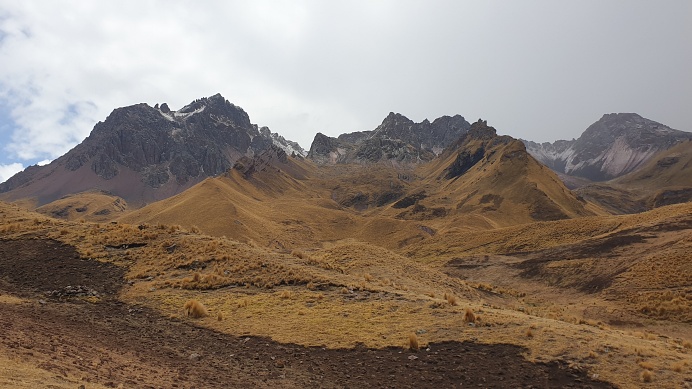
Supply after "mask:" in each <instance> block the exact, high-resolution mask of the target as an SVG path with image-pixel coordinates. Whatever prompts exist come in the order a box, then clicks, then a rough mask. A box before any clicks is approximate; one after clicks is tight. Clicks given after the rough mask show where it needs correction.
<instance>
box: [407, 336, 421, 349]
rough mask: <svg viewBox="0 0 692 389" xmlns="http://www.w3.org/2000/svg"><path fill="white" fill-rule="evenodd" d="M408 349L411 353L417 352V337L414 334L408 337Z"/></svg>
mask: <svg viewBox="0 0 692 389" xmlns="http://www.w3.org/2000/svg"><path fill="white" fill-rule="evenodd" d="M408 349H409V350H411V351H418V349H419V346H418V336H417V335H416V334H410V335H409V336H408Z"/></svg>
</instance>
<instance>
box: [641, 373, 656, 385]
mask: <svg viewBox="0 0 692 389" xmlns="http://www.w3.org/2000/svg"><path fill="white" fill-rule="evenodd" d="M639 377H640V378H641V380H642V382H647V383H648V382H651V381H653V380H654V373H653V372H651V371H650V370H644V371H643V372H642V373H641V374H640V375H639Z"/></svg>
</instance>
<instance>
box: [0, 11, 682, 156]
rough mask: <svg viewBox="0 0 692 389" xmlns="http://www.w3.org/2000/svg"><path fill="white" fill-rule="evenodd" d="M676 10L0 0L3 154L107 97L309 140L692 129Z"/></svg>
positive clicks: (73, 129) (33, 147)
mask: <svg viewBox="0 0 692 389" xmlns="http://www.w3.org/2000/svg"><path fill="white" fill-rule="evenodd" d="M666 4H667V5H666V6H665V7H664V6H661V5H659V4H657V3H655V2H638V1H631V2H628V6H627V7H623V5H622V4H621V3H619V2H612V3H610V2H605V3H603V2H570V3H564V2H552V1H526V2H521V3H514V2H503V3H496V2H459V1H444V0H439V1H433V2H417V1H377V2H371V1H349V2H342V3H339V2H323V1H311V0H302V1H292V2H290V3H288V2H280V1H261V0H257V1H252V2H243V1H199V2H194V3H191V2H189V1H146V2H142V1H118V2H87V1H67V0H64V1H59V0H54V1H49V2H45V1H31V0H25V1H9V0H0V59H1V62H2V66H0V104H2V105H4V106H5V108H7V110H9V114H10V116H11V117H12V119H13V120H14V122H15V123H16V125H17V129H16V131H14V133H13V134H12V136H11V138H10V142H9V144H6V145H5V146H6V147H5V148H4V150H3V152H5V153H6V154H7V155H9V156H10V157H11V158H14V160H21V161H31V162H30V163H33V161H37V160H40V159H54V158H56V157H58V156H60V155H62V154H63V153H65V152H66V151H67V150H68V149H69V148H71V147H73V146H74V145H75V144H76V143H78V142H79V141H80V140H81V139H83V138H84V137H86V136H87V135H88V133H89V132H90V131H91V129H92V127H93V125H94V124H95V123H96V122H97V121H102V120H104V119H105V118H106V116H107V115H108V114H109V113H110V112H111V111H112V110H113V109H114V108H117V107H121V106H126V105H131V104H136V103H139V102H148V103H150V104H152V105H153V104H154V103H161V102H167V103H169V105H170V106H171V108H173V109H177V108H180V107H182V106H184V105H185V104H187V103H189V102H190V101H191V100H193V99H196V98H199V97H203V96H210V95H212V94H215V93H217V92H220V93H221V94H223V95H224V97H226V98H227V99H229V100H230V101H232V102H233V103H235V104H238V105H240V106H241V107H243V108H244V109H245V110H246V111H247V112H248V113H249V115H250V117H251V119H252V121H253V122H254V123H257V124H260V125H268V126H269V127H270V128H271V129H272V130H273V131H278V132H279V133H281V134H282V135H284V136H285V137H287V138H289V139H293V140H297V141H298V142H300V143H301V144H302V145H303V146H304V147H309V145H310V141H311V140H312V138H313V136H314V134H315V133H316V132H318V131H320V132H325V133H327V134H331V135H337V134H339V133H342V132H350V131H356V130H367V129H373V128H374V127H375V126H377V124H379V122H380V121H381V120H382V119H383V118H384V117H385V116H386V115H387V113H388V112H390V111H396V112H401V113H402V114H404V115H407V116H409V117H410V118H411V119H413V120H416V121H420V120H422V119H424V118H429V119H434V118H435V117H438V116H441V115H444V114H450V115H451V114H457V113H459V114H462V115H464V116H466V117H467V119H469V120H475V119H477V118H478V117H481V116H482V117H483V118H485V119H488V120H489V123H491V124H492V125H494V126H496V127H497V128H498V130H500V132H503V133H509V134H511V135H514V136H521V137H525V138H529V139H535V140H538V141H543V140H549V139H551V138H552V139H554V138H572V137H576V136H578V135H579V133H580V132H581V131H582V130H583V129H585V128H586V127H587V126H588V125H589V124H591V123H592V122H593V121H595V120H597V119H598V118H599V117H600V116H601V115H602V114H603V113H607V112H614V111H638V112H639V113H641V114H643V115H644V116H647V117H650V118H651V119H654V120H658V121H661V122H663V123H665V124H668V125H671V126H673V127H677V128H679V129H683V130H692V111H690V110H689V109H688V108H687V107H688V106H689V103H690V101H692V86H691V85H690V84H689V81H690V78H689V69H690V68H692V49H691V48H690V46H689V44H688V42H687V41H686V37H688V36H692V27H690V26H692V21H690V20H689V15H692V5H690V4H692V3H690V2H686V1H680V2H669V3H666ZM685 15H688V16H685ZM642 20H646V23H645V24H646V25H647V28H645V29H643V28H641V26H642V23H641V21H642ZM586 26H588V28H587V27H586ZM685 80H687V81H685ZM0 135H2V134H0ZM2 138H3V139H4V138H6V137H2ZM5 162H6V161H5ZM3 163H4V162H3Z"/></svg>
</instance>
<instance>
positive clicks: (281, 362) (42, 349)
mask: <svg viewBox="0 0 692 389" xmlns="http://www.w3.org/2000/svg"><path fill="white" fill-rule="evenodd" d="M123 274H124V271H123V269H121V268H118V267H117V266H115V265H111V264H106V263H101V262H98V261H93V260H85V259H82V258H80V257H79V255H78V254H77V252H76V251H75V250H74V248H73V247H71V246H67V245H64V244H61V243H59V242H56V241H52V240H45V239H23V240H0V293H3V294H5V293H9V294H12V295H17V296H23V297H26V298H28V302H25V303H20V304H9V303H0V308H1V309H2V312H3V314H2V315H0V348H2V350H4V351H8V350H9V351H10V352H12V354H13V355H14V356H15V357H17V358H21V359H23V360H25V361H28V362H30V363H33V364H35V365H36V366H38V367H40V368H42V369H44V370H48V371H50V372H52V373H54V374H56V375H68V374H70V375H75V376H78V377H82V380H83V382H84V385H85V386H86V387H87V388H88V387H89V383H90V382H97V383H100V384H102V385H106V386H112V387H117V386H118V385H121V384H122V385H123V386H124V387H138V388H217V387H218V388H228V387H240V386H247V387H288V388H290V387H301V388H302V387H321V388H324V387H327V388H330V387H339V388H349V387H382V388H389V387H395V388H407V387H418V388H424V387H436V388H453V387H483V388H506V387H512V388H546V387H551V388H555V387H566V388H610V387H613V386H612V385H611V384H608V383H604V382H600V381H594V380H591V379H590V378H589V377H588V376H587V375H586V373H584V372H581V371H576V370H571V369H569V368H568V367H566V366H564V365H563V364H560V363H559V362H553V363H550V364H543V363H531V362H529V361H527V360H526V359H525V358H524V357H523V356H522V353H523V352H524V351H525V350H524V349H522V348H521V347H518V346H514V345H507V344H494V345H487V344H477V343H471V342H443V343H432V344H430V345H429V347H428V348H427V349H425V350H419V351H418V352H411V351H408V350H403V349H401V348H394V347H390V348H385V349H368V348H365V347H355V348H353V349H328V348H321V347H304V346H300V345H296V344H282V343H278V342H275V341H272V340H270V339H267V338H262V337H244V336H240V337H239V336H234V335H229V334H224V333H219V332H214V331H212V330H209V329H206V328H201V327H198V326H195V322H194V320H189V321H187V320H177V319H171V318H168V317H164V316H162V315H160V314H158V313H157V312H154V311H152V310H150V309H146V308H143V307H139V306H135V305H129V304H126V303H124V302H122V301H120V300H119V299H118V291H119V290H120V289H121V288H124V287H127V285H126V283H125V282H124V281H123ZM67 286H72V287H74V286H83V287H84V288H83V289H82V290H86V291H90V293H91V291H93V293H92V294H91V295H88V296H83V295H74V294H69V293H50V292H54V291H69V290H70V289H66V288H67ZM47 292H48V293H49V294H50V295H48V294H47ZM94 293H95V296H94ZM94 297H97V298H98V299H99V300H98V301H97V302H88V301H87V300H88V299H91V300H92V301H95V299H94Z"/></svg>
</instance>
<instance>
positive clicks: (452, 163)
mask: <svg viewBox="0 0 692 389" xmlns="http://www.w3.org/2000/svg"><path fill="white" fill-rule="evenodd" d="M418 175H420V176H423V177H428V178H427V179H426V182H425V185H424V186H423V188H424V190H425V192H419V193H418V194H417V198H415V199H411V200H412V201H399V202H397V203H395V204H394V205H393V207H394V208H402V209H403V210H404V211H405V212H404V213H403V214H401V215H400V216H399V217H405V218H408V217H414V218H415V217H426V215H428V216H429V215H433V214H435V213H438V214H442V213H444V214H448V215H450V216H451V217H452V218H451V219H450V221H452V225H467V226H471V225H473V226H476V227H486V228H492V227H501V226H507V225H513V224H521V223H528V222H532V221H541V220H558V219H567V218H574V217H581V216H589V215H594V214H596V213H602V211H601V210H600V209H597V208H594V207H592V206H590V205H589V204H587V203H586V202H584V201H583V200H581V199H579V198H577V197H576V196H575V195H574V194H573V193H572V192H571V191H570V190H568V189H567V188H566V187H565V186H564V184H563V183H562V181H560V179H559V178H558V177H557V175H556V174H555V173H554V172H552V171H551V170H550V169H547V168H546V167H545V166H544V165H542V164H541V163H539V162H538V161H536V160H535V159H534V158H533V157H532V156H531V155H530V154H529V153H528V152H527V151H526V148H525V146H524V144H523V143H522V142H521V141H519V140H517V139H514V138H512V137H510V136H498V135H497V133H496V130H495V129H494V128H493V127H491V126H488V124H487V122H485V121H481V120H479V121H478V122H476V123H474V124H473V125H471V127H470V128H469V130H468V132H467V133H466V134H464V135H462V137H461V138H460V139H459V140H457V141H456V142H455V143H454V144H452V145H450V146H449V147H448V148H447V149H445V151H444V152H443V153H442V154H441V155H440V157H439V158H438V159H436V160H435V161H433V162H432V163H430V164H429V165H428V166H423V167H421V169H419V171H418ZM404 200H406V199H404ZM414 200H415V201H414ZM435 210H437V211H435Z"/></svg>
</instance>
